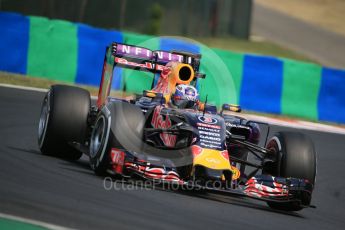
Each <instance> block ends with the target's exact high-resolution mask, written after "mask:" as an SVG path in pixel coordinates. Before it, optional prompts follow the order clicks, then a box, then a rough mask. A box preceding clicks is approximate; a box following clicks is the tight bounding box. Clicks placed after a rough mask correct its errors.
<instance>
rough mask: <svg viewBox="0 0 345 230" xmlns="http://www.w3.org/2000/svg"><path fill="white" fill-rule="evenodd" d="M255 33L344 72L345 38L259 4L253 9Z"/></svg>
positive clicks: (253, 29) (253, 28)
mask: <svg viewBox="0 0 345 230" xmlns="http://www.w3.org/2000/svg"><path fill="white" fill-rule="evenodd" d="M252 17H253V18H252V33H253V34H254V35H258V36H261V37H264V38H266V39H267V40H270V41H273V42H276V43H278V44H280V45H283V46H286V47H289V48H291V49H293V50H295V51H297V52H300V53H303V54H305V55H306V56H309V57H310V58H312V59H314V60H316V61H319V62H320V63H322V64H323V65H327V66H331V67H338V68H345V37H344V36H342V35H339V34H335V33H333V32H331V31H327V30H324V29H322V28H320V27H317V26H314V25H312V24H309V23H306V22H303V21H301V20H299V19H296V18H293V17H290V16H288V15H285V14H283V13H280V12H278V11H275V10H272V9H269V8H267V7H264V6H262V5H260V4H255V5H254V10H253V16H252Z"/></svg>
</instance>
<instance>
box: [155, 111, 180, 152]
mask: <svg viewBox="0 0 345 230" xmlns="http://www.w3.org/2000/svg"><path fill="white" fill-rule="evenodd" d="M162 108H163V107H160V106H157V107H156V108H155V111H154V112H153V117H152V120H151V125H152V126H153V127H154V128H156V129H159V128H161V129H167V128H170V127H171V120H170V118H169V116H168V115H165V116H163V115H161V110H162ZM159 137H160V138H161V140H162V141H163V143H164V145H165V146H167V147H174V146H175V143H176V135H171V134H166V133H161V134H160V135H159Z"/></svg>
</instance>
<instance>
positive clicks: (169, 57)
mask: <svg viewBox="0 0 345 230" xmlns="http://www.w3.org/2000/svg"><path fill="white" fill-rule="evenodd" d="M116 54H117V55H123V56H126V55H128V56H132V57H138V58H146V59H152V58H153V56H154V55H155V56H156V57H157V60H158V61H163V62H169V61H176V62H182V61H183V56H182V55H179V54H173V53H170V52H166V51H152V50H149V49H146V48H143V47H138V46H129V45H123V44H117V49H116Z"/></svg>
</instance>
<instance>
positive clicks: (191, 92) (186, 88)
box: [172, 84, 199, 109]
mask: <svg viewBox="0 0 345 230" xmlns="http://www.w3.org/2000/svg"><path fill="white" fill-rule="evenodd" d="M198 100H199V94H198V91H197V90H196V88H195V87H194V86H191V85H184V84H180V85H177V86H176V90H175V93H174V94H173V95H172V104H173V105H174V106H176V107H178V108H180V109H182V108H192V107H194V106H195V104H196V102H197V101H198Z"/></svg>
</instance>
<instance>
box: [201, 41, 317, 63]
mask: <svg viewBox="0 0 345 230" xmlns="http://www.w3.org/2000/svg"><path fill="white" fill-rule="evenodd" d="M195 40H197V41H199V42H201V43H202V44H205V45H207V46H208V47H214V48H219V49H224V50H231V51H235V52H239V53H253V54H259V55H268V56H275V57H282V58H289V59H295V60H299V61H305V62H313V63H317V64H319V63H318V62H317V61H315V60H313V59H310V58H308V57H306V56H304V55H302V54H299V53H297V52H295V51H292V50H290V49H287V48H284V47H282V46H279V45H276V44H274V43H272V42H268V41H266V40H259V39H256V40H252V41H247V40H242V39H236V38H233V37H220V38H195Z"/></svg>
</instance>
